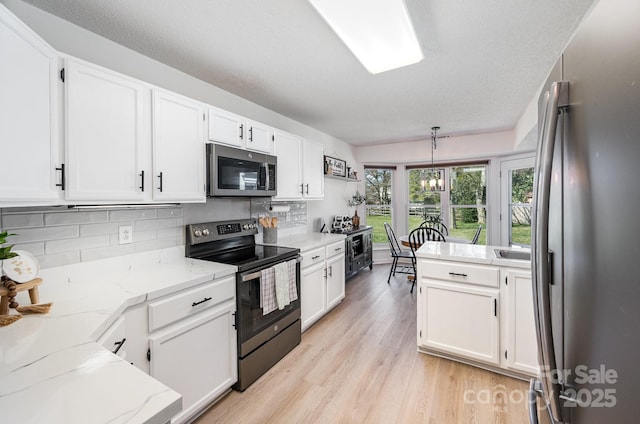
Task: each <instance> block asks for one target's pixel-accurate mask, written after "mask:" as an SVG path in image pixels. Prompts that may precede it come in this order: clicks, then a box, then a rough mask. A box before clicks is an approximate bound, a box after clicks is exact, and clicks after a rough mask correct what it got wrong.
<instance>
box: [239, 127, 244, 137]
mask: <svg viewBox="0 0 640 424" xmlns="http://www.w3.org/2000/svg"><path fill="white" fill-rule="evenodd" d="M243 138H244V124H240V140H242V139H243Z"/></svg>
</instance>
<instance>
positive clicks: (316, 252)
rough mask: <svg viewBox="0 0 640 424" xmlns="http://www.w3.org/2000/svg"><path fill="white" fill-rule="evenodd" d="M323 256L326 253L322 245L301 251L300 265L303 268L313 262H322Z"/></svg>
mask: <svg viewBox="0 0 640 424" xmlns="http://www.w3.org/2000/svg"><path fill="white" fill-rule="evenodd" d="M325 257H326V253H325V248H324V247H320V248H318V249H313V250H309V251H306V252H302V262H301V263H300V267H301V268H303V269H304V268H306V267H308V266H311V265H313V264H317V263H320V262H324V258H325Z"/></svg>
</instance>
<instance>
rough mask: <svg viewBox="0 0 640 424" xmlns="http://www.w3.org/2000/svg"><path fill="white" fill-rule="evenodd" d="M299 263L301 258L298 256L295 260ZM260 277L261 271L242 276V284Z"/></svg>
mask: <svg viewBox="0 0 640 424" xmlns="http://www.w3.org/2000/svg"><path fill="white" fill-rule="evenodd" d="M300 262H302V256H300V255H298V257H297V258H296V263H297V264H299V263H300ZM265 269H266V268H265ZM261 276H262V271H256V272H252V273H251V274H247V275H243V276H242V282H243V283H244V282H247V281H251V280H253V279H256V278H260V277H261Z"/></svg>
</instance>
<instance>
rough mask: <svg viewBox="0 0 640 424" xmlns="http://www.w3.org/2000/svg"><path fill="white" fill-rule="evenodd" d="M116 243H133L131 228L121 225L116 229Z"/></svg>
mask: <svg viewBox="0 0 640 424" xmlns="http://www.w3.org/2000/svg"><path fill="white" fill-rule="evenodd" d="M118 242H119V243H120V244H129V243H133V226H131V225H122V226H120V227H118Z"/></svg>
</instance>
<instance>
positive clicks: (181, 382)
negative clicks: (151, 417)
mask: <svg viewBox="0 0 640 424" xmlns="http://www.w3.org/2000/svg"><path fill="white" fill-rule="evenodd" d="M235 309H236V305H235V302H232V301H228V302H226V303H224V304H222V305H220V306H218V307H216V308H214V309H211V310H209V311H207V312H205V313H202V314H200V315H198V316H195V317H192V318H190V319H187V320H184V322H182V321H181V322H179V323H178V324H175V325H173V326H171V327H169V328H167V329H166V330H164V331H160V332H158V334H156V335H153V336H151V337H150V338H149V347H150V349H151V353H150V358H151V359H150V360H151V364H150V374H151V376H152V377H154V378H156V379H157V380H159V381H161V382H162V383H164V384H166V385H167V386H169V387H170V388H171V389H173V390H175V391H176V392H178V393H180V394H181V395H182V412H181V413H180V414H178V415H177V416H175V417H174V418H173V419H172V423H179V422H184V421H186V420H188V419H189V418H190V417H192V416H193V415H194V414H196V413H197V412H199V411H200V410H201V409H202V408H204V407H205V406H207V404H208V403H209V402H211V401H212V400H214V399H215V398H216V397H218V396H220V395H221V394H222V393H224V391H226V390H227V389H228V388H229V387H231V386H232V385H233V383H235V382H236V380H237V366H236V360H237V356H236V332H235V329H234V315H235Z"/></svg>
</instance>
